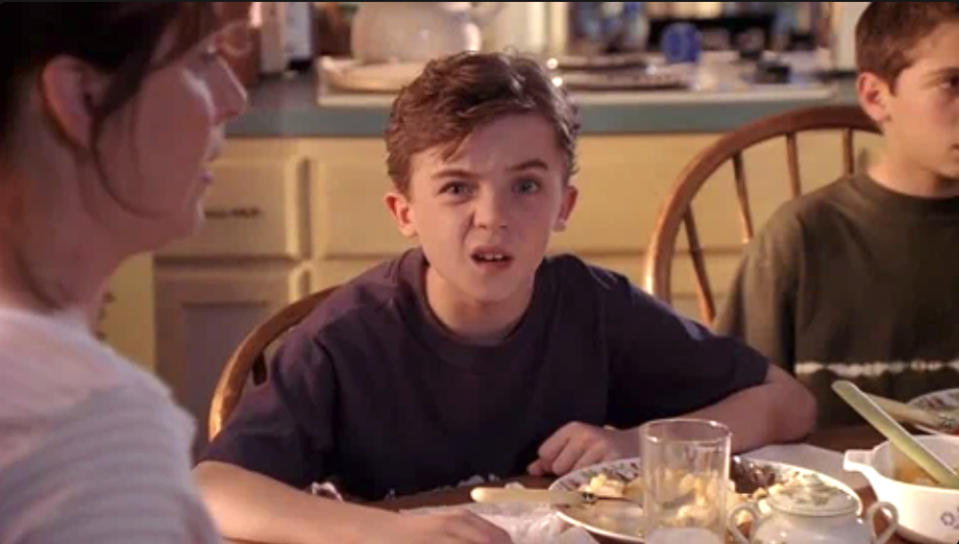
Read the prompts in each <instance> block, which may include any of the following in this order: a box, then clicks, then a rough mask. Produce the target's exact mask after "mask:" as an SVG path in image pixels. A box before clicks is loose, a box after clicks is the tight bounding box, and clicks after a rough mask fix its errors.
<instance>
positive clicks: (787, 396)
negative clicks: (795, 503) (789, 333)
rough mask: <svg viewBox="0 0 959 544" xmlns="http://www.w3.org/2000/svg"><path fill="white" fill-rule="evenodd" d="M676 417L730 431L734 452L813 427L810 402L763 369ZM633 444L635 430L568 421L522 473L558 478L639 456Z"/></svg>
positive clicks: (778, 374) (788, 379) (778, 373)
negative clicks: (760, 375)
mask: <svg viewBox="0 0 959 544" xmlns="http://www.w3.org/2000/svg"><path fill="white" fill-rule="evenodd" d="M677 417H694V418H701V419H712V420H715V421H719V422H720V423H723V424H725V425H726V426H727V427H729V429H730V430H731V431H732V451H733V452H740V451H746V450H751V449H754V448H757V447H760V446H762V445H765V444H768V443H776V442H791V441H794V440H797V439H799V438H802V437H804V436H806V435H807V434H809V432H810V431H812V429H813V426H814V425H815V423H816V400H815V398H814V397H813V396H812V394H811V393H809V391H808V390H806V388H805V387H803V386H802V384H800V383H799V382H797V381H796V380H795V378H793V377H792V376H790V375H789V374H787V373H786V372H785V371H784V370H782V369H781V368H779V367H776V366H773V365H769V370H768V373H767V375H766V380H765V381H764V382H763V383H761V384H759V385H756V386H753V387H749V388H746V389H742V390H740V391H737V392H735V393H733V394H731V395H729V396H728V397H726V398H724V399H722V400H720V401H719V402H716V403H715V404H712V405H710V406H707V407H705V408H700V409H699V410H695V411H693V412H689V413H687V414H684V415H677ZM639 443H640V439H639V427H638V426H637V427H632V428H629V429H623V430H619V429H611V428H601V427H596V426H593V425H587V424H585V423H580V422H573V423H569V424H567V425H564V426H563V427H561V428H560V429H559V430H557V431H556V432H555V433H553V435H552V436H550V437H549V438H548V439H547V440H546V441H545V442H543V444H542V445H541V446H540V448H539V450H538V452H537V454H538V455H537V458H536V459H535V460H534V461H533V462H532V463H530V464H529V466H528V467H527V471H528V472H529V473H530V474H533V475H535V476H540V475H543V474H546V473H552V474H556V475H562V474H565V473H567V472H569V471H571V470H575V469H579V468H582V467H584V466H587V465H591V464H594V463H600V462H603V461H610V460H613V459H621V458H623V457H634V456H636V455H639V453H640V452H639Z"/></svg>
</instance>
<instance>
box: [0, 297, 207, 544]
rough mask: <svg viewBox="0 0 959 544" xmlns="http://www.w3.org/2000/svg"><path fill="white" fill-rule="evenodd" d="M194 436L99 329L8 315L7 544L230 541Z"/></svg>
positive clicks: (2, 530) (2, 493)
mask: <svg viewBox="0 0 959 544" xmlns="http://www.w3.org/2000/svg"><path fill="white" fill-rule="evenodd" d="M193 432H194V426H193V422H192V420H191V419H190V418H189V416H187V415H186V413H185V412H184V411H183V410H181V409H180V408H178V407H177V406H176V405H174V404H173V402H172V401H171V399H170V395H169V392H168V390H167V389H166V388H165V387H164V386H163V385H161V384H160V382H158V381H157V380H156V379H155V378H154V377H152V376H151V375H149V374H147V373H146V372H144V371H142V370H140V369H139V368H137V367H135V366H134V365H132V364H131V363H129V362H128V361H126V360H125V359H123V358H122V357H120V356H119V355H117V354H116V353H114V352H113V351H112V350H110V349H109V348H107V347H105V346H104V345H102V344H100V343H99V342H97V341H96V340H95V339H94V338H93V337H92V336H91V335H90V334H89V333H88V332H86V331H84V330H82V329H80V328H79V327H78V326H76V325H73V324H69V323H67V322H66V321H61V320H58V319H57V318H52V317H46V316H40V315H35V314H30V313H25V312H20V311H12V310H8V309H0V544H27V543H30V544H33V543H43V544H57V543H60V542H63V543H66V542H69V543H71V544H78V543H79V544H85V543H98V544H108V543H121V542H123V543H127V542H130V543H168V542H169V543H174V542H176V543H182V542H192V543H207V542H218V541H219V537H218V536H217V533H216V530H215V528H214V526H213V524H212V522H211V520H210V518H209V516H208V515H207V513H206V510H205V508H204V506H203V504H202V502H201V501H200V498H199V495H198V494H197V492H196V489H195V486H194V484H193V480H192V475H191V472H190V457H189V445H190V443H191V440H192V436H193Z"/></svg>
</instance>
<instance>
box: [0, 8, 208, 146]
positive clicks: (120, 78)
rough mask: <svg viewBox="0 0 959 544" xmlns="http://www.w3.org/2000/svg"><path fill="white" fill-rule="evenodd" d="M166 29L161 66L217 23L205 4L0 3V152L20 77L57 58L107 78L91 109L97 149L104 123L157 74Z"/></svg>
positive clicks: (13, 106)
mask: <svg viewBox="0 0 959 544" xmlns="http://www.w3.org/2000/svg"><path fill="white" fill-rule="evenodd" d="M173 23H176V24H177V39H176V43H175V45H174V47H173V48H172V50H171V51H170V52H169V54H168V55H167V56H166V58H165V59H162V60H161V63H160V64H161V65H162V64H163V63H165V62H168V61H169V60H172V59H173V58H175V57H177V56H178V55H180V54H182V53H183V52H184V51H186V50H187V49H189V48H190V47H192V46H193V45H194V44H196V43H198V42H199V41H200V40H201V39H202V38H203V37H204V36H206V35H207V34H209V33H210V32H212V31H213V30H214V29H215V28H216V27H217V26H218V24H219V21H218V17H217V15H216V12H215V10H214V6H213V5H212V3H205V2H101V3H93V2H91V3H86V2H83V3H67V2H49V3H46V2H0V148H2V146H3V144H4V141H3V137H4V135H5V134H7V133H9V130H10V129H11V126H10V125H11V122H12V120H13V119H14V117H15V115H14V111H13V110H14V108H15V107H16V103H17V98H18V97H17V96H16V94H17V90H18V84H19V81H20V78H22V77H25V76H27V75H28V74H30V73H31V72H33V71H35V70H37V69H39V68H40V67H42V66H43V65H44V64H46V63H47V62H48V61H49V60H51V59H53V58H54V57H56V56H58V55H70V56H73V57H76V58H78V59H80V60H83V61H86V62H88V63H90V64H91V65H93V66H94V67H96V68H98V69H100V70H103V71H104V72H106V73H109V74H112V75H113V79H112V81H111V83H110V86H109V87H108V88H107V89H106V91H105V93H104V98H103V100H102V101H101V102H100V103H99V104H94V105H93V112H94V116H93V121H94V122H93V126H92V127H91V132H92V134H91V137H92V141H93V142H94V149H96V145H95V144H96V141H97V138H98V136H99V133H100V130H101V128H102V124H103V121H104V119H106V118H107V117H108V116H109V115H110V114H111V113H113V112H115V111H117V110H118V109H120V107H121V106H123V105H124V104H125V103H126V101H127V100H129V99H130V98H131V97H132V96H133V95H135V94H136V93H137V92H138V91H139V89H140V84H141V83H142V81H143V78H144V77H145V76H146V75H147V74H148V73H149V72H150V71H152V70H154V69H156V68H158V66H157V65H156V64H155V63H153V62H152V61H153V55H154V53H155V51H156V47H157V45H158V43H159V41H160V38H161V37H162V35H163V33H164V31H166V29H167V28H168V27H169V26H170V25H171V24H173Z"/></svg>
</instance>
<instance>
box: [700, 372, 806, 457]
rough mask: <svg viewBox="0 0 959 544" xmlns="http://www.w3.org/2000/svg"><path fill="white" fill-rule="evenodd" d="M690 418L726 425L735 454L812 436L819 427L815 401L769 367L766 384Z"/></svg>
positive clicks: (748, 389) (737, 394)
mask: <svg viewBox="0 0 959 544" xmlns="http://www.w3.org/2000/svg"><path fill="white" fill-rule="evenodd" d="M687 417H696V418H703V419H713V420H716V421H719V422H721V423H724V424H725V425H726V426H728V427H729V428H730V430H732V432H733V444H732V449H733V451H734V452H736V451H745V450H751V449H754V448H757V447H759V446H762V445H764V444H769V443H777V442H791V441H795V440H798V439H800V438H802V437H804V436H806V435H807V434H809V433H810V432H811V431H812V429H813V427H814V426H815V424H816V399H815V398H814V397H813V395H812V394H811V393H810V392H809V391H808V390H807V389H806V388H805V387H803V386H802V384H800V383H799V382H798V381H796V379H795V378H793V377H792V376H790V375H789V374H787V373H786V372H785V371H784V370H782V369H781V368H779V367H777V366H775V365H769V370H768V373H767V374H766V380H765V381H764V382H763V383H761V384H759V385H757V386H754V387H750V388H747V389H743V390H741V391H737V392H736V393H733V394H732V395H730V396H728V397H726V398H724V399H723V400H721V401H719V402H717V403H715V404H713V405H711V406H707V407H705V408H701V409H699V410H696V411H694V412H691V413H689V414H687Z"/></svg>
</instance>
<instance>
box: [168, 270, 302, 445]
mask: <svg viewBox="0 0 959 544" xmlns="http://www.w3.org/2000/svg"><path fill="white" fill-rule="evenodd" d="M309 284H310V277H309V269H308V267H307V266H306V265H289V266H282V265H276V266H270V265H269V264H262V265H257V266H250V267H248V268H244V267H240V266H229V267H226V266H224V267H214V266H212V265H211V266H203V267H194V268H188V267H185V266H161V267H158V269H157V271H156V286H157V287H156V292H157V300H156V305H157V359H158V361H157V370H158V373H159V375H160V377H161V378H163V379H164V380H165V381H166V382H167V383H168V384H169V386H170V387H171V388H172V389H173V392H174V394H175V396H176V398H177V400H178V402H179V403H180V404H181V405H182V406H183V407H184V408H185V409H186V410H187V411H189V412H190V413H191V414H192V415H193V416H194V417H195V418H196V421H197V439H196V441H195V444H194V445H195V452H198V451H199V448H202V447H203V446H204V445H206V443H207V440H206V429H207V417H208V414H209V409H210V400H211V399H212V397H213V389H214V388H215V387H216V382H217V380H218V379H219V376H220V371H221V370H222V369H223V366H224V364H225V363H226V360H227V358H229V356H230V355H231V354H232V353H233V351H234V349H236V347H237V346H238V345H239V343H240V342H241V341H242V340H243V338H244V337H245V336H246V335H247V334H248V333H249V332H250V331H251V330H252V329H253V328H254V327H255V326H256V325H258V324H260V323H261V322H263V321H264V320H266V319H267V318H268V317H269V316H271V315H272V314H274V313H276V312H277V311H279V310H280V309H282V308H283V307H284V306H286V305H287V304H289V303H290V302H293V301H294V300H297V299H299V298H301V297H303V296H304V295H306V294H307V292H308V291H309Z"/></svg>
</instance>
